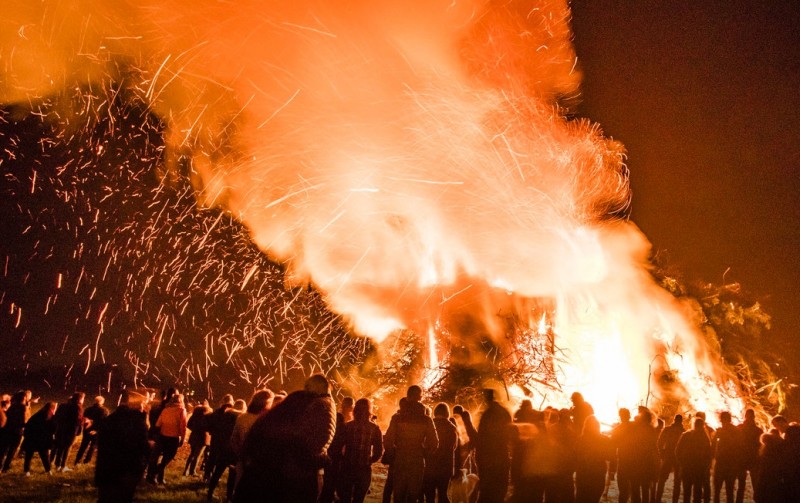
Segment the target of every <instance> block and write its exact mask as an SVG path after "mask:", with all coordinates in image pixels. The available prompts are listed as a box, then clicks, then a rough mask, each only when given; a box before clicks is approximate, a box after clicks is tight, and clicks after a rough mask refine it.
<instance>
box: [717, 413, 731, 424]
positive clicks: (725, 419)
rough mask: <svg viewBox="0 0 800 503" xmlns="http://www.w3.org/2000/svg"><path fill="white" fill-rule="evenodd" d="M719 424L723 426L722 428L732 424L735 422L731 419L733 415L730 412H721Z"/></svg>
mask: <svg viewBox="0 0 800 503" xmlns="http://www.w3.org/2000/svg"><path fill="white" fill-rule="evenodd" d="M719 422H720V423H721V424H722V426H725V425H728V424H731V423H732V422H733V418H732V417H731V413H730V412H728V411H727V410H723V411H722V412H720V413H719Z"/></svg>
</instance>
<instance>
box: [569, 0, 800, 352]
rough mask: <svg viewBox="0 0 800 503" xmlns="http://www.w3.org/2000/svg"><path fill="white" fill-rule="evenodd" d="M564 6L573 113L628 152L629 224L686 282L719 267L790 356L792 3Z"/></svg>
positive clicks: (796, 348)
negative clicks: (576, 67)
mask: <svg viewBox="0 0 800 503" xmlns="http://www.w3.org/2000/svg"><path fill="white" fill-rule="evenodd" d="M572 8H573V28H574V32H575V45H576V48H577V53H578V58H579V63H580V66H581V68H582V70H583V72H584V85H583V97H582V103H581V104H580V105H579V112H580V114H581V115H585V116H587V117H590V118H591V119H592V120H594V121H596V122H599V123H600V124H601V125H602V127H603V129H604V131H605V133H606V134H607V135H609V136H612V137H613V138H615V139H617V140H619V141H621V142H622V143H623V144H625V146H626V148H627V150H628V155H629V157H628V166H629V168H630V170H631V185H632V188H633V211H632V219H633V220H634V221H635V222H636V223H637V224H638V225H639V226H640V227H641V228H642V230H643V231H644V232H645V234H647V236H648V237H649V238H650V240H651V241H652V243H653V245H654V247H655V249H656V250H659V251H663V252H666V253H667V256H668V257H669V262H670V264H672V265H674V266H675V267H676V268H677V269H679V270H681V271H682V272H683V273H684V275H685V277H686V279H687V280H692V279H698V280H706V281H712V282H715V283H721V282H722V279H723V274H725V271H726V270H727V269H728V268H730V271H729V272H728V273H727V275H725V282H726V283H729V282H733V281H737V282H740V283H741V284H742V287H743V288H744V289H745V290H746V291H749V292H750V293H752V294H753V295H755V296H756V297H758V298H759V299H761V300H763V303H764V304H765V306H766V308H767V310H768V311H769V312H770V313H771V314H772V315H773V334H774V335H776V336H777V337H779V338H780V340H781V342H783V343H784V344H786V345H789V346H790V348H791V350H792V357H793V358H794V360H795V362H797V361H800V358H798V355H800V343H798V342H796V335H795V334H796V327H798V326H799V325H800V312H798V309H797V306H796V304H795V299H796V292H797V290H796V285H797V284H798V282H799V281H800V265H799V264H798V261H797V253H796V250H797V249H798V248H800V140H798V131H800V35H798V33H800V4H798V3H797V2H796V1H795V0H770V1H759V0H753V1H745V0H726V1H717V0H713V1H708V0H704V1H700V2H697V1H654V0H646V1H635V2H633V1H631V2H608V1H604V0H579V1H576V2H573V4H572Z"/></svg>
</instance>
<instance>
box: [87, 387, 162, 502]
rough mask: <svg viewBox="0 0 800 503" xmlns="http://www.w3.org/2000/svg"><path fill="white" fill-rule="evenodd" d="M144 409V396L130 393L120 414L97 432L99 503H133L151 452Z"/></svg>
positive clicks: (95, 477) (116, 413)
mask: <svg viewBox="0 0 800 503" xmlns="http://www.w3.org/2000/svg"><path fill="white" fill-rule="evenodd" d="M144 406H145V397H144V396H143V395H140V394H138V393H134V392H132V391H126V392H125V393H123V395H122V400H121V402H120V405H119V407H117V410H115V411H114V412H112V413H111V414H110V415H109V416H108V417H107V418H106V419H105V421H103V422H102V423H101V424H100V426H99V428H98V430H97V464H96V466H95V472H94V473H95V474H94V483H95V485H96V486H97V495H98V499H97V501H98V503H127V502H131V501H133V495H134V492H135V491H136V486H137V485H138V484H139V482H141V480H142V477H143V476H144V471H145V467H146V466H147V458H148V453H149V450H150V444H149V442H148V441H147V415H146V413H145V412H144Z"/></svg>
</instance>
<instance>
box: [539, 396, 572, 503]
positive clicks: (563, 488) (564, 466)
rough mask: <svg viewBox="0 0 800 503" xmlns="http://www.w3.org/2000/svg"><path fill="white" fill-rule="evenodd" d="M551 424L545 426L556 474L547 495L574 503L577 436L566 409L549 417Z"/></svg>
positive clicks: (564, 502) (564, 501)
mask: <svg viewBox="0 0 800 503" xmlns="http://www.w3.org/2000/svg"><path fill="white" fill-rule="evenodd" d="M550 418H551V421H552V422H551V423H550V424H548V425H547V428H548V431H549V436H550V439H551V440H552V441H553V448H554V449H553V454H554V459H555V468H556V474H555V477H554V478H553V479H552V485H551V486H550V489H551V490H550V491H549V494H552V495H553V499H555V501H558V502H562V503H573V502H574V501H575V477H574V473H575V443H576V442H577V439H578V435H577V434H576V433H575V428H574V425H573V424H572V419H571V416H570V411H569V410H568V409H560V410H558V411H555V412H554V413H553V414H551V415H550Z"/></svg>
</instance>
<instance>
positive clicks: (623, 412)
mask: <svg viewBox="0 0 800 503" xmlns="http://www.w3.org/2000/svg"><path fill="white" fill-rule="evenodd" d="M618 414H619V420H620V421H622V422H623V423H627V422H628V421H630V420H631V411H630V410H629V409H626V408H625V407H623V408H621V409H619V412H618Z"/></svg>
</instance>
